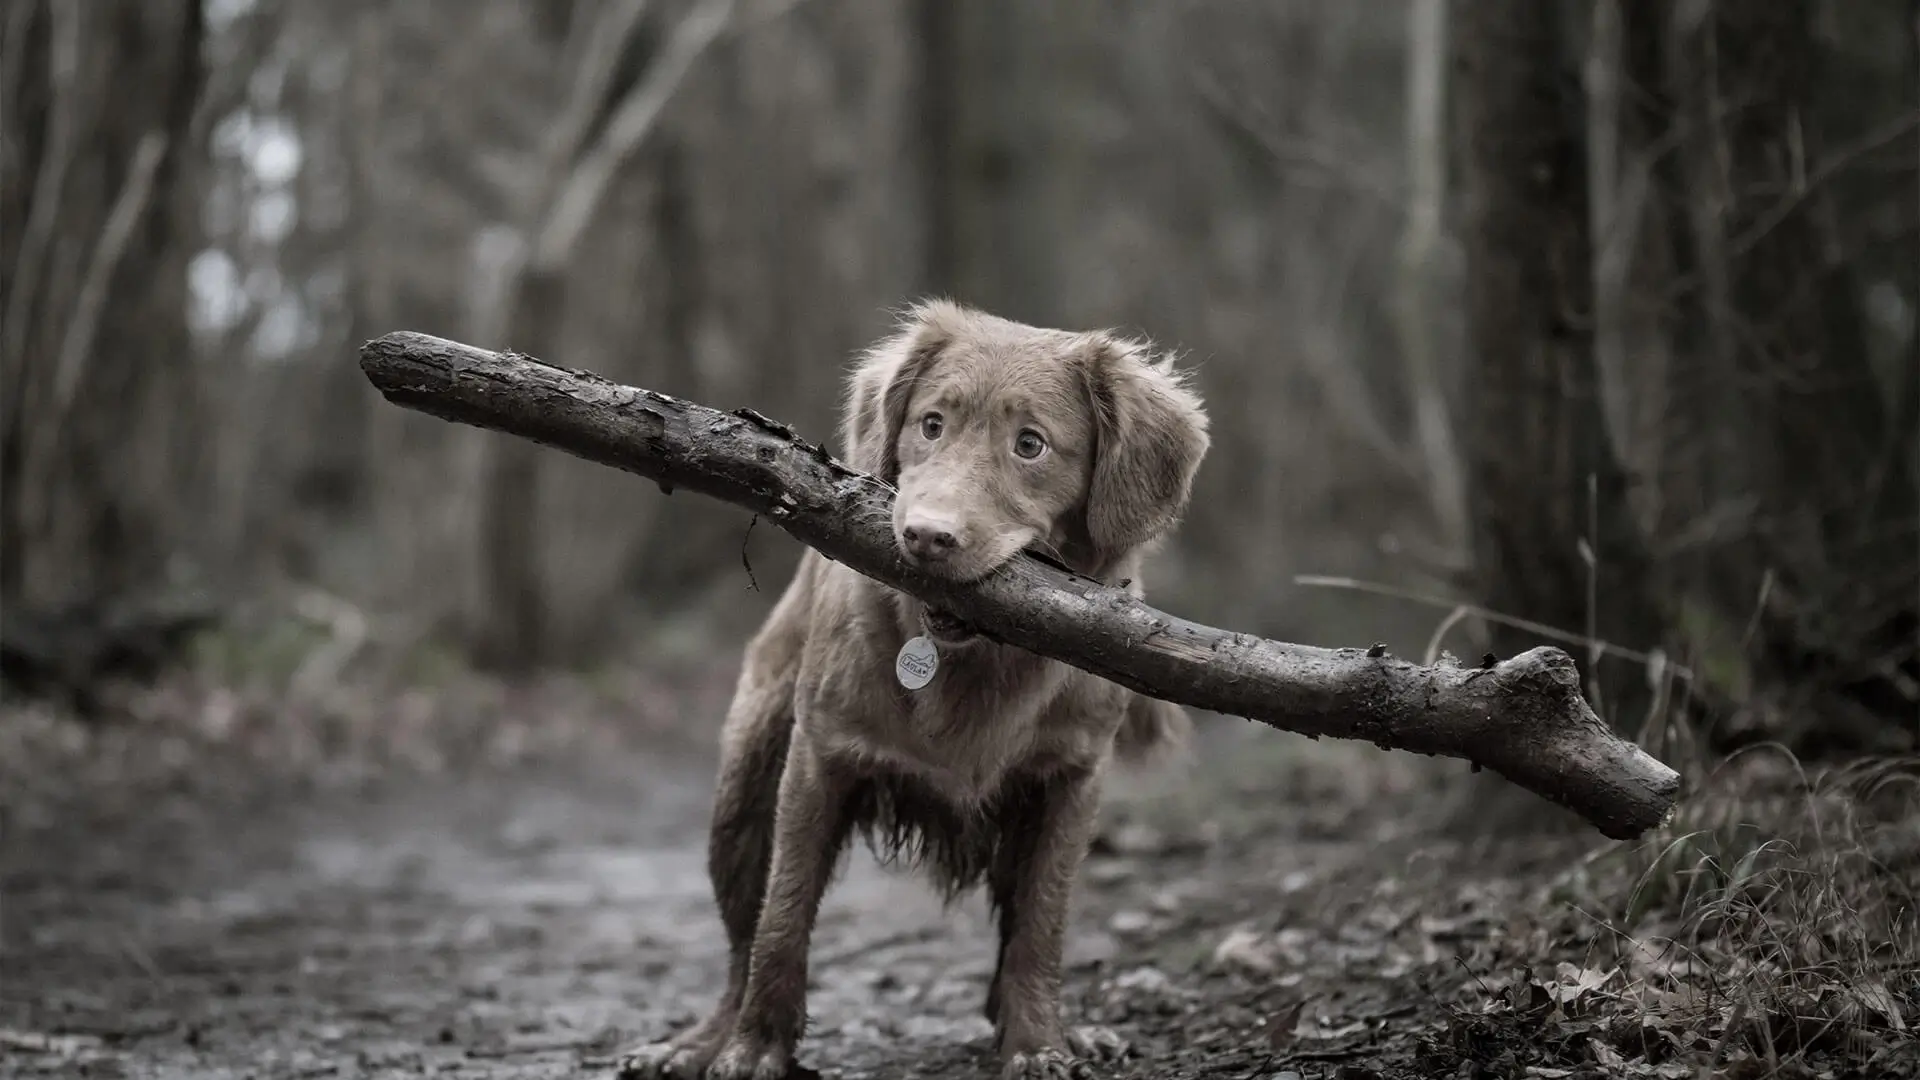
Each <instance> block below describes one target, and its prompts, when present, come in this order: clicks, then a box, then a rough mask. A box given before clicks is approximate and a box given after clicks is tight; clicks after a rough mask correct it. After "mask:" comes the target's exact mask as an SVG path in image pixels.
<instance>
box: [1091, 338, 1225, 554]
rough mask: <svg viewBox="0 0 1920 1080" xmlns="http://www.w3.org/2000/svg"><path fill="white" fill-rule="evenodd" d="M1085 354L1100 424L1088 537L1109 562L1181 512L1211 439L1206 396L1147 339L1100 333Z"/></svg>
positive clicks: (1147, 540)
mask: <svg viewBox="0 0 1920 1080" xmlns="http://www.w3.org/2000/svg"><path fill="white" fill-rule="evenodd" d="M1084 357H1085V364H1086V367H1085V370H1086V376H1087V393H1088V395H1089V397H1090V398H1091V400H1092V403H1093V416H1094V431H1095V441H1094V463H1093V481H1092V484H1091V486H1090V487H1089V489H1088V491H1087V538H1088V539H1089V540H1090V541H1092V543H1093V546H1094V549H1095V550H1096V551H1097V552H1099V553H1100V554H1101V556H1102V557H1103V561H1105V560H1111V559H1115V558H1118V557H1120V556H1122V555H1124V554H1126V553H1127V552H1129V551H1132V550H1134V549H1136V548H1139V547H1142V546H1144V545H1146V544H1149V543H1151V542H1153V541H1154V540H1156V539H1158V538H1159V537H1160V536H1161V535H1162V534H1164V533H1165V532H1166V531H1167V530H1168V529H1169V528H1171V527H1172V526H1173V524H1174V522H1176V521H1178V520H1179V519H1180V515H1181V514H1182V513H1183V512H1185V510H1186V507H1187V496H1188V495H1189V493H1191V491H1192V490H1193V475H1194V473H1196V472H1198V471H1199V468H1200V459H1201V458H1203V457H1205V456H1206V453H1207V447H1208V446H1209V444H1210V438H1209V436H1208V433H1207V413H1206V409H1205V407H1204V406H1202V405H1201V403H1200V398H1199V397H1198V395H1196V394H1194V392H1193V391H1191V390H1189V389H1188V388H1187V385H1186V380H1185V379H1184V377H1183V376H1182V375H1181V374H1180V373H1179V372H1176V371H1175V370H1174V369H1173V366H1172V362H1171V361H1170V360H1169V359H1166V358H1164V357H1156V356H1154V355H1153V353H1152V351H1151V349H1150V347H1149V346H1147V345H1146V344H1145V343H1142V342H1136V341H1128V340H1124V339H1121V338H1116V337H1113V336H1111V335H1107V334H1094V335H1091V336H1090V338H1089V341H1088V343H1087V347H1086V351H1085V353H1084Z"/></svg>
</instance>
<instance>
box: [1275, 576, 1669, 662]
mask: <svg viewBox="0 0 1920 1080" xmlns="http://www.w3.org/2000/svg"><path fill="white" fill-rule="evenodd" d="M1293 583H1294V584H1295V585H1307V586H1313V587H1318V588H1323V589H1351V590H1353V591H1354V592H1364V593H1372V594H1373V595H1375V596H1387V597H1392V598H1393V599H1395V600H1410V601H1412V602H1413V603H1416V604H1426V605H1428V606H1430V607H1446V608H1454V609H1456V610H1464V611H1465V612H1466V613H1467V614H1469V615H1472V616H1474V617H1475V618H1479V619H1485V620H1486V621H1487V622H1490V623H1499V624H1500V625H1502V626H1511V627H1513V628H1514V629H1515V630H1525V631H1526V632H1527V633H1529V634H1538V635H1540V636H1541V637H1543V638H1546V639H1548V640H1550V641H1564V642H1566V643H1567V644H1569V645H1580V646H1584V647H1587V648H1591V649H1593V650H1594V655H1596V656H1602V655H1611V656H1617V657H1619V658H1620V659H1622V660H1627V661H1631V662H1632V663H1635V664H1646V665H1650V666H1651V665H1655V664H1659V665H1663V667H1662V670H1663V671H1664V672H1667V673H1670V674H1672V675H1674V676H1676V677H1678V678H1680V679H1684V680H1686V681H1687V682H1692V681H1693V671H1692V669H1690V668H1687V667H1684V666H1682V665H1680V664H1676V663H1674V662H1673V661H1672V660H1669V659H1666V658H1665V657H1664V656H1662V655H1656V654H1654V653H1645V652H1640V651H1639V650H1637V649H1629V648H1626V647H1625V646H1622V645H1615V644H1613V643H1612V642H1610V641H1596V640H1594V639H1593V638H1591V637H1589V636H1587V635H1585V634H1576V633H1574V632H1572V631H1571V630H1561V629H1559V628H1558V627H1553V626H1548V625H1547V624H1546V623H1539V622H1534V621H1533V620H1531V619H1522V618H1520V617H1518V616H1515V615H1503V614H1501V613H1500V612H1497V611H1494V610H1492V609H1490V608H1484V607H1481V606H1479V605H1478V604H1465V603H1461V602H1460V601H1458V600H1449V599H1447V598H1445V597H1442V596H1429V595H1427V594H1425V593H1417V592H1413V591H1411V590H1407V589H1396V588H1394V587H1393V586H1391V585H1379V584H1375V583H1374V582H1370V581H1360V580H1358V579H1356V578H1348V577H1332V576H1329V575H1325V574H1295V575H1294V576H1293Z"/></svg>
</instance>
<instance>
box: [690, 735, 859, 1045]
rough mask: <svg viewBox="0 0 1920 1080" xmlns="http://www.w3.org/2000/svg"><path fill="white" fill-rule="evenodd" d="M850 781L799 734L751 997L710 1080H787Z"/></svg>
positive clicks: (779, 815) (784, 787)
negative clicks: (811, 948)
mask: <svg viewBox="0 0 1920 1080" xmlns="http://www.w3.org/2000/svg"><path fill="white" fill-rule="evenodd" d="M848 790H849V785H848V783H847V781H846V779H845V777H844V776H843V775H842V774H841V773H840V772H839V771H838V770H835V769H833V768H831V767H830V766H828V765H827V763H826V762H824V761H822V760H821V758H820V755H819V754H818V753H817V752H816V751H815V750H814V748H813V747H812V745H811V744H810V743H809V741H808V739H807V738H806V736H805V734H804V733H803V732H801V731H798V730H796V731H795V732H794V738H793V743H792V746H791V748H790V749H789V750H788V753H787V764H786V768H785V770H784V771H783V772H782V773H781V776H780V799H779V808H778V810H777V811H776V814H775V819H774V835H773V864H772V866H771V867H770V869H769V871H768V874H767V892H766V900H765V902H764V903H763V904H762V905H761V908H760V922H759V925H758V926H757V927H756V928H755V930H754V936H753V951H752V954H751V957H750V959H749V961H748V967H747V985H746V992H745V993H744V994H743V995H742V997H741V1001H740V1011H739V1013H738V1015H737V1016H736V1017H735V1019H734V1027H733V1033H732V1034H731V1035H730V1036H729V1037H728V1039H727V1042H726V1045H725V1046H723V1047H722V1048H721V1050H720V1054H719V1056H717V1057H716V1058H714V1060H713V1063H712V1064H711V1065H710V1066H708V1068H707V1080H782V1078H784V1077H785V1076H786V1075H787V1072H788V1070H789V1069H790V1068H791V1067H792V1065H793V1054H794V1048H795V1047H796V1046H798V1045H799V1042H800V1036H801V1034H802V1033H803V1031H804V1030H805V1028H806V1022H807V947H808V944H809V942H810V941H811V939H812V937H813V923H814V918H815V916H816V915H818V914H819V910H820V898H821V896H822V895H823V894H824V893H825V892H826V889H827V881H828V879H829V878H830V877H831V876H832V873H833V865H834V862H835V861H836V859H837V858H838V857H839V853H840V846H841V844H842V843H844V841H845V838H846V829H845V818H846V797H847V792H848Z"/></svg>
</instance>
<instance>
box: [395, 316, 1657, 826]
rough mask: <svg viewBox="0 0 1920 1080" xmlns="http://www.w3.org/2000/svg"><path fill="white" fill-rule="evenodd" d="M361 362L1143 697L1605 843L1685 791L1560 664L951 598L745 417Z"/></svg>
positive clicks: (1549, 656)
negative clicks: (1483, 791) (1425, 760)
mask: <svg viewBox="0 0 1920 1080" xmlns="http://www.w3.org/2000/svg"><path fill="white" fill-rule="evenodd" d="M360 363H361V367H362V369H363V370H364V371H365V372H366V374H367V377H368V378H369V379H371V380H372V381H373V384H374V385H375V386H376V387H378V388H379V389H380V391H381V393H383V394H385V395H386V397H387V400H389V401H391V402H393V403H395V404H397V405H402V406H405V407H407V408H410V409H417V410H419V411H421V412H425V413H429V414H431V415H434V416H438V417H441V418H442V419H446V420H452V421H456V422H459V423H464V424H472V425H475V426H477V427H483V428H491V429H493V430H496V431H503V432H506V433H508V434H512V435H518V436H520V437H522V438H526V439H531V440H533V441H534V442H537V443H540V444H542V445H546V446H551V447H554V448H556V449H559V450H564V451H566V452H567V453H570V454H573V455H575V456H576V457H581V458H585V459H587V460H588V461H594V462H598V463H600V464H603V465H610V466H613V467H614V468H618V469H624V470H626V471H628V472H632V473H637V474H639V475H641V476H645V477H648V478H650V479H652V480H654V481H656V482H658V483H659V484H660V486H661V487H662V489H664V490H667V491H672V490H673V489H675V488H686V489H687V490H690V491H697V492H699V493H701V494H703V495H708V496H712V497H713V498H717V499H721V500H723V501H726V502H729V503H733V504H734V505H736V506H739V507H741V508H743V509H746V510H749V511H752V512H753V513H756V514H759V515H761V516H762V517H765V518H767V519H769V520H771V521H774V522H776V523H778V524H779V525H780V527H781V528H783V529H785V530H786V531H787V532H788V533H790V534H792V535H793V536H794V538H796V539H798V540H799V541H800V542H801V543H804V544H806V545H808V546H809V547H812V548H814V549H816V550H818V551H819V552H821V553H822V554H823V555H826V556H827V557H828V558H830V559H834V560H836V561H838V562H841V563H844V564H846V565H847V566H849V567H851V568H853V569H854V570H856V571H858V572H859V573H862V574H865V575H866V576H868V577H870V578H873V579H875V580H877V581H879V582H882V583H883V584H886V585H888V586H891V587H893V588H896V589H900V590H902V591H904V592H907V593H909V594H911V595H913V596H917V597H920V598H922V599H924V600H926V601H928V602H930V603H935V604H938V605H939V606H941V607H942V608H945V609H947V610H949V611H952V612H953V613H954V614H955V615H958V616H959V617H961V618H962V619H965V620H966V621H967V622H968V623H970V624H972V625H974V626H976V627H980V628H982V630H983V631H984V632H986V633H988V634H989V635H991V636H993V637H995V638H997V639H998V640H1000V641H1002V642H1005V643H1006V644H1009V645H1013V646H1016V647H1019V648H1022V649H1027V650H1029V651H1032V652H1035V653H1039V654H1041V655H1043V656H1049V657H1052V658H1054V659H1056V660H1060V661H1062V662H1064V663H1068V664H1071V665H1073V666H1074V667H1077V668H1080V669H1082V670H1085V671H1088V672H1092V673H1093V674H1095V675H1099V676H1101V677H1103V678H1106V679H1109V680H1112V681H1113V682H1116V683H1119V684H1120V685H1122V686H1126V687H1128V688H1130V689H1133V690H1135V691H1138V692H1140V693H1143V694H1148V695H1151V696H1153V697H1157V698H1161V699H1163V700H1166V701H1170V702H1174V703H1177V704H1183V705H1188V706H1192V707H1195V708H1202V709H1211V710H1214V711H1216V712H1222V713H1227V714H1230V715H1234V716H1243V717H1247V718H1250V719H1254V720H1259V721H1261V722H1263V723H1266V724H1269V725H1271V726H1273V727H1277V728H1280V729H1282V730H1285V731H1293V732H1298V733H1300V734H1303V735H1307V736H1310V737H1315V738H1317V737H1319V736H1322V735H1329V736H1333V737H1335V738H1342V739H1364V740H1366V741H1369V742H1372V743H1374V744H1376V745H1378V746H1380V747H1382V748H1385V749H1398V750H1411V751H1413V752H1415V753H1421V754H1437V755H1443V756H1446V757H1456V758H1463V759H1465V760H1468V761H1470V762H1473V763H1474V764H1475V765H1476V766H1485V767H1486V768H1490V769H1493V770H1494V771H1495V772H1497V773H1499V774H1500V775H1502V776H1504V777H1506V778H1507V779H1509V780H1511V781H1513V782H1514V783H1516V784H1519V785H1520V786H1521V787H1524V788H1526V789H1528V790H1530V791H1532V792H1534V793H1535V794H1538V795H1540V796H1542V797H1544V798H1547V799H1550V800H1552V801H1553V802H1556V803H1559V804H1560V805H1562V806H1565V807H1566V808H1568V809H1569V810H1572V811H1573V812H1575V813H1577V814H1579V815H1580V816H1581V817H1583V818H1585V819H1586V820H1587V821H1589V822H1591V823H1592V824H1593V825H1594V826H1595V827H1596V828H1598V829H1599V830H1600V831H1601V832H1602V833H1604V834H1606V835H1607V836H1609V837H1613V838H1615V839H1631V838H1633V837H1636V836H1639V835H1640V834H1642V833H1644V832H1646V831H1647V830H1649V829H1651V828H1654V827H1656V826H1658V825H1659V824H1661V823H1662V822H1663V821H1665V820H1666V818H1667V816H1668V814H1669V813H1670V812H1671V809H1672V807H1673V803H1674V799H1675V797H1676V796H1677V795H1678V792H1679V787H1680V778H1679V775H1678V774H1676V773H1675V772H1674V771H1673V770H1672V769H1669V768H1667V767H1666V766H1665V765H1663V764H1661V763H1660V762H1658V761H1656V760H1654V759H1653V757H1651V756H1650V755H1648V754H1647V753H1646V752H1645V751H1643V750H1641V749H1640V748H1639V747H1638V746H1635V745H1634V744H1633V743H1631V742H1628V741H1626V740H1624V739H1621V738H1620V737H1619V736H1617V735H1615V734H1614V733H1613V732H1612V731H1610V730H1609V729H1608V728H1607V726H1606V725H1605V724H1604V723H1602V722H1601V721H1600V719H1599V718H1598V717H1597V716H1595V715H1594V713H1593V710H1592V709H1590V708H1588V706H1587V703H1586V700H1585V699H1584V698H1582V697H1581V695H1580V680H1579V676H1578V674H1577V672H1576V670H1575V668H1574V663H1573V659H1572V657H1570V656H1568V655H1567V654H1566V653H1565V652H1563V651H1561V650H1559V649H1557V648H1551V647H1543V648H1536V649H1531V650H1529V651H1527V652H1524V653H1522V654H1520V655H1519V656H1516V657H1514V658H1512V659H1510V660H1506V661H1504V662H1500V663H1495V664H1492V665H1491V666H1487V667H1481V668H1471V669H1469V668H1463V667H1460V666H1459V665H1457V664H1453V663H1441V664H1439V665H1436V666H1433V667H1421V666H1418V665H1415V664H1411V663H1408V662H1406V661H1404V660H1400V659H1397V658H1395V657H1392V656H1389V655H1387V653H1386V650H1385V649H1384V648H1382V647H1379V646H1375V647H1374V648H1372V649H1320V648H1313V647H1309V646H1305V645H1290V644H1286V643H1283V642H1278V641H1268V640H1264V639H1261V638H1257V637H1252V636H1249V635H1245V634H1236V633H1232V632H1229V631H1225V630H1216V629H1214V628H1212V627H1208V626H1202V625H1200V624H1198V623H1191V622H1187V621H1186V620H1184V619H1180V618H1177V617H1175V616H1172V615H1168V614H1166V613H1164V612H1161V611H1158V610H1156V609H1154V608H1152V607H1150V606H1148V605H1147V604H1144V603H1142V602H1141V601H1139V600H1137V599H1134V598H1133V597H1132V596H1130V595H1128V594H1127V593H1126V592H1124V591H1123V590H1121V589H1118V588H1114V587H1112V586H1108V585H1103V584H1101V583H1099V582H1096V581H1093V580H1090V579H1088V578H1084V577H1081V576H1079V575H1076V574H1073V573H1070V572H1068V571H1065V570H1062V569H1059V568H1057V567H1054V566H1051V565H1048V564H1046V563H1043V562H1041V561H1039V560H1038V559H1035V558H1033V557H1031V556H1027V555H1022V556H1019V557H1017V558H1015V559H1014V560H1013V562H1012V563H1010V564H1008V565H1007V566H1004V567H1002V568H1001V569H999V570H996V571H995V572H993V573H992V574H989V575H988V576H987V577H986V578H985V579H983V580H981V581H979V582H976V583H974V584H973V585H971V586H965V585H955V584H952V583H948V582H943V581H940V580H938V579H936V578H932V577H929V576H927V575H925V574H923V573H921V572H919V571H918V570H916V569H915V568H914V567H913V566H912V565H911V564H909V563H908V562H906V561H905V560H904V559H903V558H902V557H901V555H900V554H899V551H898V549H897V548H896V546H895V544H894V541H893V537H892V535H891V534H890V532H889V530H888V528H887V525H886V522H887V521H889V520H890V519H891V516H892V515H891V513H890V508H891V505H892V502H893V489H892V488H891V487H890V486H888V485H886V484H884V483H882V482H881V481H879V480H877V479H875V478H873V477H871V476H867V475H865V474H863V473H859V472H855V471H854V470H852V469H849V468H847V467H846V466H845V465H842V464H841V463H840V462H838V461H836V460H834V458H833V457H832V456H830V455H829V454H828V453H827V451H826V450H825V449H823V448H821V447H820V446H817V445H814V444H811V443H808V442H806V441H804V440H802V439H801V438H800V437H799V436H798V435H796V434H795V433H794V432H793V431H792V430H791V429H790V428H788V427H786V426H785V425H782V424H779V423H776V422H774V421H772V420H768V419H767V418H765V417H763V416H761V415H759V414H758V413H755V412H753V411H752V410H749V409H741V410H738V411H736V412H733V413H725V412H720V411H718V410H715V409H710V408H707V407H705V406H702V405H696V404H694V403H692V402H688V401H681V400H678V399H676V398H671V397H668V396H666V395H664V394H657V393H654V392H652V391H648V390H642V389H638V388H636V387H631V386H621V385H619V384H616V383H613V382H609V381H607V380H605V379H602V378H600V377H599V376H596V375H593V374H590V373H588V372H584V371H574V370H570V369H566V368H559V367H553V366H550V365H547V364H544V363H542V362H540V361H537V360H533V359H531V358H528V357H525V356H521V355H518V354H515V353H492V352H487V351H485V350H482V349H476V348H473V347H472V346H468V345H462V344H460V343H458V342H453V341H447V340H444V339H441V338H435V337H430V336H428V335H426V334H416V333H408V332H402V333H395V334H388V335H387V336H385V337H382V338H378V339H376V340H373V341H370V342H367V343H366V344H365V345H363V346H362V347H361V350H360Z"/></svg>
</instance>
